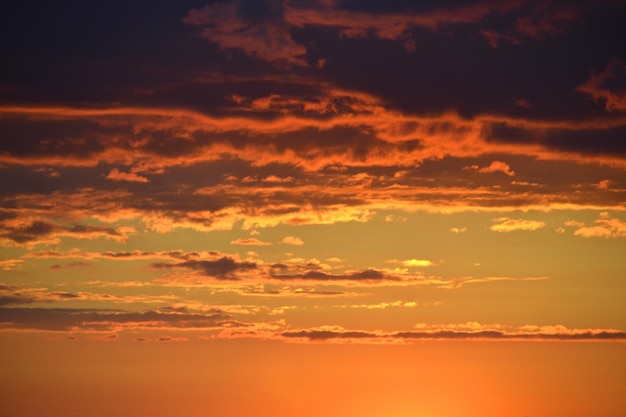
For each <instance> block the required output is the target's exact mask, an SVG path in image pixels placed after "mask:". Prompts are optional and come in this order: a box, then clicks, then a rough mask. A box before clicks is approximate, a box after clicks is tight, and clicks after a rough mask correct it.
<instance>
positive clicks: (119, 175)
mask: <svg viewBox="0 0 626 417" xmlns="http://www.w3.org/2000/svg"><path fill="white" fill-rule="evenodd" d="M106 178H107V180H113V181H131V182H150V180H148V178H146V177H142V176H141V175H137V174H136V173H134V172H121V171H120V170H119V169H117V168H114V169H112V170H111V172H109V175H107V176H106Z"/></svg>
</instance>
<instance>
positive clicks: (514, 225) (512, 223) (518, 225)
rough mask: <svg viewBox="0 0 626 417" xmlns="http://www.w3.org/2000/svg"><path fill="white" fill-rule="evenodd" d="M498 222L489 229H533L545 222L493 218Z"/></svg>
mask: <svg viewBox="0 0 626 417" xmlns="http://www.w3.org/2000/svg"><path fill="white" fill-rule="evenodd" d="M494 221H496V222H499V223H498V224H494V225H492V226H491V227H490V228H489V229H491V230H493V231H494V232H513V231H517V230H525V231H534V230H538V229H541V228H543V227H544V226H545V225H546V224H545V222H542V221H537V220H527V219H509V218H507V217H501V218H497V219H494Z"/></svg>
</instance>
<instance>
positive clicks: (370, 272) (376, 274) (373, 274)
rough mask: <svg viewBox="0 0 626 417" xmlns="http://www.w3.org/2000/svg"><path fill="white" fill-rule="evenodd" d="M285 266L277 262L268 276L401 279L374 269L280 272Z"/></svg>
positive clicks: (317, 279) (366, 279) (326, 278)
mask: <svg viewBox="0 0 626 417" xmlns="http://www.w3.org/2000/svg"><path fill="white" fill-rule="evenodd" d="M311 267H314V268H319V267H317V265H304V268H307V269H308V268H311ZM284 269H285V268H283V267H281V265H280V264H279V265H278V266H277V267H276V266H274V267H273V268H272V269H271V271H270V276H271V277H272V278H275V279H280V280H310V281H363V282H369V281H401V278H399V277H396V276H393V275H389V274H386V273H384V272H383V271H378V270H376V269H366V270H363V271H355V272H347V273H343V274H330V273H326V272H322V271H320V270H315V269H314V270H306V271H305V272H301V273H295V274H294V273H292V272H281V270H284Z"/></svg>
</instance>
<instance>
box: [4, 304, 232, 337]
mask: <svg viewBox="0 0 626 417" xmlns="http://www.w3.org/2000/svg"><path fill="white" fill-rule="evenodd" d="M0 317H1V319H0V329H3V330H42V331H72V332H111V331H120V330H125V329H131V330H139V329H177V330H185V329H188V330H202V329H204V330H207V329H218V328H222V327H235V326H241V325H243V324H241V323H238V322H236V321H234V320H232V318H231V317H230V316H229V315H227V314H224V313H223V312H221V311H217V310H216V311H210V312H206V313H202V314H200V313H188V312H184V311H170V312H161V311H157V310H148V311H142V312H128V311H123V310H108V309H80V308H77V309H69V308H4V307H3V308H0Z"/></svg>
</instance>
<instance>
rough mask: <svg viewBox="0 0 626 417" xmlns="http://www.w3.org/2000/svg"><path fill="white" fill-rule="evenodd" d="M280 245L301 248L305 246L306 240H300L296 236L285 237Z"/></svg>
mask: <svg viewBox="0 0 626 417" xmlns="http://www.w3.org/2000/svg"><path fill="white" fill-rule="evenodd" d="M280 243H282V244H284V245H295V246H301V245H304V240H302V239H300V238H299V237H295V236H285V237H284V238H283V239H282V240H281V241H280Z"/></svg>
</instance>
